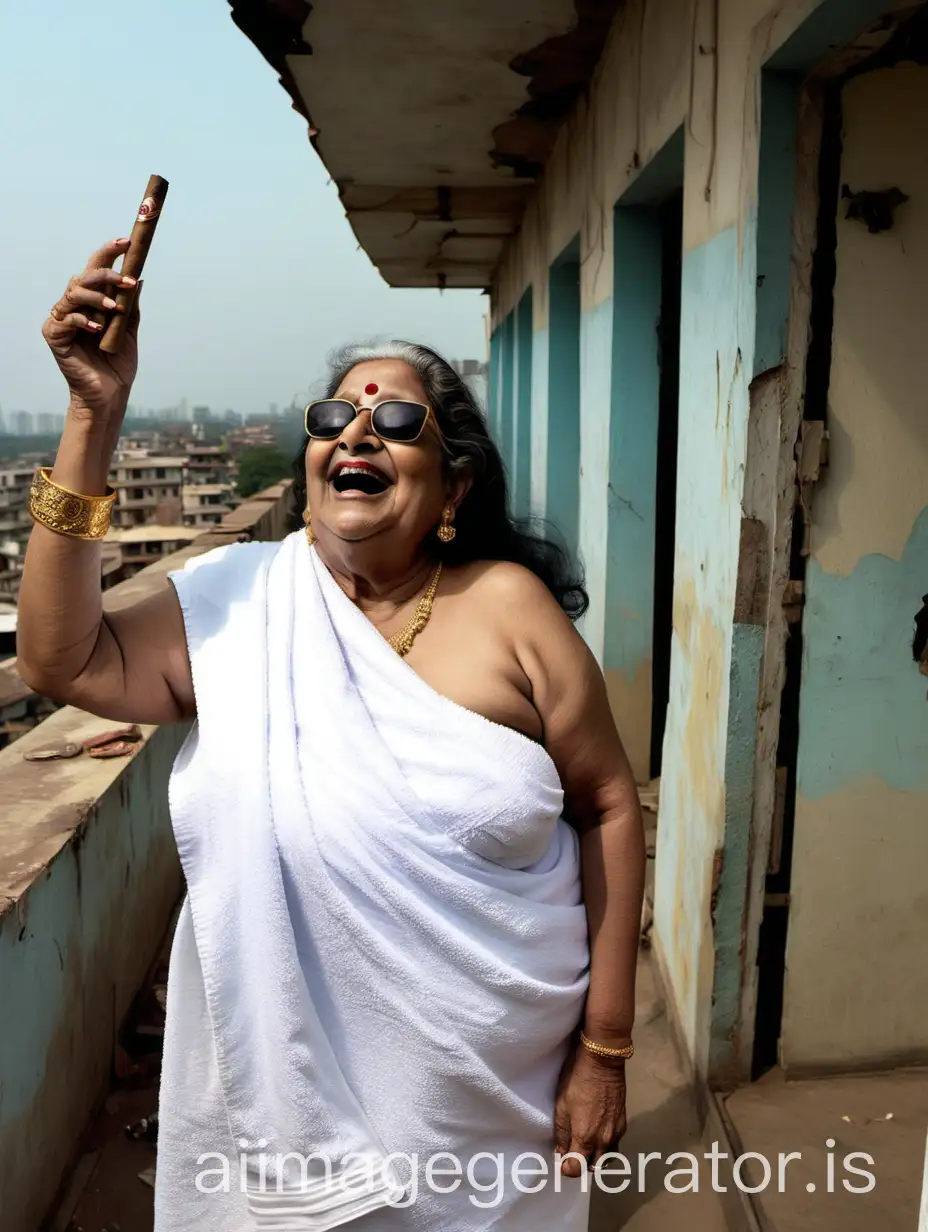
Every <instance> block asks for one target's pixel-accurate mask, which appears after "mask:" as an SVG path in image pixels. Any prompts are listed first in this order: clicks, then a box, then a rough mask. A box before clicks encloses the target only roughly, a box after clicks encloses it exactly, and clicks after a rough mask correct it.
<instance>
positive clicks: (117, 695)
mask: <svg viewBox="0 0 928 1232" xmlns="http://www.w3.org/2000/svg"><path fill="white" fill-rule="evenodd" d="M128 243H129V241H128V240H115V241H113V242H112V243H110V244H106V245H104V247H103V248H101V249H100V250H99V251H98V252H95V253H94V254H93V256H92V257H91V258H90V260H89V262H88V263H87V267H86V269H85V270H84V271H83V273H81V274H78V275H76V276H75V277H74V278H72V279H71V280H70V282H69V283H68V286H67V289H66V290H65V293H64V295H63V296H62V298H61V299H60V300H59V301H58V303H57V304H56V305H55V307H54V308H53V309H52V312H51V314H50V315H49V317H48V319H47V320H46V322H45V325H44V326H43V330H42V332H43V334H44V337H45V341H46V342H47V343H48V345H49V347H50V349H51V352H52V354H53V355H54V357H55V360H56V362H57V364H58V367H59V368H60V369H61V372H62V374H63V376H64V378H65V380H66V381H67V384H68V389H69V393H70V403H69V406H68V412H67V416H66V419H65V427H64V432H63V434H62V437H61V443H60V445H59V447H58V454H57V457H56V459H55V465H54V467H53V468H52V471H51V475H50V478H51V480H52V482H53V483H54V484H57V485H60V486H61V487H63V488H67V489H69V490H70V491H71V492H75V493H79V494H81V495H82V496H101V495H103V494H104V493H105V492H106V487H107V476H108V474H109V468H110V462H111V460H112V456H113V451H114V450H115V448H116V442H117V440H118V438H119V431H120V428H121V426H122V420H123V416H124V415H125V410H126V404H127V402H128V399H129V391H130V389H131V387H132V382H133V380H134V379H135V373H136V367H137V361H138V326H139V312H138V304H137V303H136V305H135V308H134V309H133V312H132V317H131V319H130V322H129V329H128V332H127V336H126V339H125V342H124V344H123V347H122V351H121V352H120V354H118V355H113V356H107V355H104V354H101V352H100V351H99V350H98V347H97V337H98V336H99V334H100V333H102V327H101V326H100V325H99V324H97V323H96V320H95V317H96V315H98V314H97V313H96V312H95V310H99V309H102V310H104V311H112V310H113V308H114V300H113V298H112V292H113V290H114V289H115V288H118V287H120V286H130V285H133V282H132V281H131V280H130V281H125V280H123V278H122V275H121V274H119V273H118V272H117V271H115V270H114V269H113V268H112V266H113V262H114V261H115V260H116V259H117V258H118V257H120V256H122V254H123V253H124V252H125V251H126V249H127V247H128ZM101 555H102V546H101V541H100V540H99V539H82V538H76V537H74V536H73V535H70V534H65V533H61V532H58V531H54V530H50V529H48V528H47V527H46V526H44V525H41V524H38V523H37V524H36V525H35V526H34V528H33V531H32V534H31V536H30V538H29V544H28V547H27V550H26V558H25V563H24V568H23V577H22V585H21V587H20V593H19V611H18V620H17V667H18V669H19V672H20V675H21V676H22V677H23V679H24V680H25V681H26V683H27V684H29V685H31V686H32V688H34V689H36V690H37V691H38V692H40V693H43V694H45V695H46V696H47V697H51V698H52V699H53V700H55V701H59V702H64V703H67V704H70V705H75V706H79V707H81V709H83V710H88V711H90V712H91V713H93V714H98V715H100V716H101V717H103V718H109V719H118V720H123V721H127V722H140V723H170V722H176V721H178V720H180V719H182V718H186V717H192V716H193V714H194V712H195V707H194V699H193V685H192V682H191V677H190V665H189V661H188V658H187V649H186V641H185V638H184V626H183V618H182V616H181V611H180V606H179V604H178V602H177V597H176V595H175V593H174V590H173V587H171V586H170V584H168V583H166V584H165V588H164V590H163V591H160V592H159V593H157V594H156V595H153V596H151V597H150V598H148V599H146V600H144V601H142V602H140V603H137V604H135V605H133V606H132V607H129V608H125V609H123V610H122V611H119V612H117V613H113V614H109V615H104V612H103V600H102V586H101Z"/></svg>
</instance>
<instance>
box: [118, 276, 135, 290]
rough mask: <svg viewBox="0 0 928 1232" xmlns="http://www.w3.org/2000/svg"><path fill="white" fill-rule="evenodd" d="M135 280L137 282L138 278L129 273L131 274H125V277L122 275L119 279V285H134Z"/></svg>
mask: <svg viewBox="0 0 928 1232" xmlns="http://www.w3.org/2000/svg"><path fill="white" fill-rule="evenodd" d="M135 282H136V280H135V279H134V278H133V277H132V276H131V275H129V274H124V275H123V277H122V278H120V280H119V285H120V286H121V287H134V286H135Z"/></svg>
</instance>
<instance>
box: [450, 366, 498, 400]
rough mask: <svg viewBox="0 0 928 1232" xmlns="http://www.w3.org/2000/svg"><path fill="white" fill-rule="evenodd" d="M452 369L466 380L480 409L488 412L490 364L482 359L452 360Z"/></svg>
mask: <svg viewBox="0 0 928 1232" xmlns="http://www.w3.org/2000/svg"><path fill="white" fill-rule="evenodd" d="M451 367H452V368H453V369H454V370H455V372H456V373H457V374H458V376H461V377H463V378H464V382H465V384H466V385H467V386H468V388H469V389H470V391H471V393H472V394H473V395H474V397H475V398H476V399H477V403H478V405H479V407H480V409H481V410H482V411H486V409H487V391H488V375H489V370H490V366H489V364H487V363H485V362H484V361H483V360H480V359H452V360H451Z"/></svg>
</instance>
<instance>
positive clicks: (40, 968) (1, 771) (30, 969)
mask: <svg viewBox="0 0 928 1232" xmlns="http://www.w3.org/2000/svg"><path fill="white" fill-rule="evenodd" d="M289 517H290V496H289V484H288V483H283V484H277V485H275V486H274V487H273V488H270V489H268V490H267V491H266V492H263V493H259V494H258V495H257V496H256V497H255V498H253V499H252V500H249V501H248V502H246V503H245V504H244V505H242V506H240V507H239V509H237V510H236V511H235V525H234V526H231V527H227V526H226V525H225V524H224V523H223V524H220V525H219V527H217V528H216V530H215V531H209V532H207V533H205V534H203V535H201V536H199V537H198V538H197V540H195V541H194V543H193V544H192V545H191V546H190V547H188V548H185V549H184V550H183V551H180V552H177V553H175V554H173V555H172V556H170V557H166V558H165V559H164V560H161V561H159V562H157V563H156V564H154V565H151V566H150V567H149V568H147V569H144V570H142V571H141V572H140V573H138V574H136V575H135V576H134V577H133V578H131V579H129V580H128V581H126V582H123V583H121V584H120V585H118V586H114V587H113V588H112V589H111V590H109V591H107V592H106V593H105V596H104V603H105V607H106V608H107V610H112V609H114V608H119V607H125V606H127V605H130V604H133V603H136V602H138V601H139V600H140V599H142V598H144V597H145V596H146V595H147V594H150V593H151V592H152V591H153V590H155V589H160V588H161V587H163V586H166V585H168V584H169V583H168V582H167V574H168V573H169V572H170V571H171V570H172V569H178V568H182V567H183V565H184V563H185V562H186V561H187V560H189V559H190V558H191V557H192V556H195V555H199V554H200V553H202V552H205V551H208V550H209V549H210V548H212V547H215V546H217V543H223V542H234V541H235V540H236V539H238V538H239V537H240V536H241V535H242V534H243V533H245V532H247V533H248V535H249V537H250V538H254V539H262V540H271V539H276V538H280V537H281V536H282V535H283V534H285V533H286V531H287V529H288V520H289ZM4 669H5V672H6V673H7V675H8V676H10V673H15V664H14V665H10V664H5V665H4ZM10 679H11V680H12V681H13V683H14V684H15V675H14V676H10ZM114 726H118V725H117V724H114V723H112V722H111V721H110V720H107V719H99V718H96V717H94V716H92V715H89V714H86V713H84V712H83V711H80V710H77V709H75V708H74V707H70V706H66V707H63V708H62V709H60V710H58V711H56V712H55V713H54V714H53V715H51V716H50V717H49V718H47V719H46V720H45V721H44V722H42V723H40V724H39V725H38V726H36V727H35V728H33V729H32V731H29V732H27V733H26V734H25V735H23V736H22V737H21V738H20V739H19V740H17V741H15V742H14V743H13V744H11V745H9V746H8V747H7V748H5V749H2V750H0V989H2V995H0V1042H2V1047H0V1195H2V1198H0V1201H2V1210H3V1219H2V1223H3V1228H4V1230H6V1229H9V1230H10V1232H34V1229H35V1228H37V1227H39V1226H40V1224H41V1223H42V1220H43V1219H44V1217H45V1216H46V1213H47V1211H48V1209H49V1207H50V1205H51V1203H52V1202H53V1200H54V1198H55V1196H56V1193H57V1191H58V1188H59V1186H60V1184H61V1182H62V1179H63V1178H64V1176H65V1175H66V1174H67V1172H68V1170H69V1169H70V1168H71V1167H72V1165H73V1163H74V1161H75V1153H76V1151H77V1150H78V1148H79V1145H80V1142H81V1138H82V1136H83V1133H84V1130H85V1128H86V1126H87V1123H88V1121H89V1119H90V1118H91V1116H92V1115H93V1113H94V1111H95V1108H96V1106H97V1104H98V1102H99V1101H100V1099H101V1098H102V1097H103V1095H104V1094H105V1091H106V1089H107V1085H108V1082H109V1079H110V1076H111V1067H112V1062H113V1055H114V1044H115V1042H116V1038H117V1034H118V1031H119V1027H120V1024H121V1022H122V1019H123V1017H124V1016H125V1013H126V1011H127V1010H128V1008H129V1006H130V1004H131V1001H132V998H133V997H134V995H135V993H136V991H137V989H138V987H139V985H140V983H141V982H142V980H143V979H144V977H145V974H146V972H147V971H148V969H149V966H150V964H151V962H152V960H153V958H154V956H155V953H156V950H157V947H158V945H159V943H160V941H161V939H162V937H163V935H164V931H165V928H166V926H167V923H168V921H169V918H170V914H171V911H172V909H173V907H174V906H175V904H176V903H177V900H178V898H179V896H180V893H181V890H182V885H183V882H182V875H181V870H180V864H179V861H178V858H177V852H176V849H175V845H174V837H173V834H172V831H171V823H170V817H169V813H168V800H167V786H168V778H169V775H170V772H171V767H172V765H173V763H174V759H175V757H176V755H177V752H178V750H179V748H180V745H181V743H182V741H183V739H184V737H185V735H186V732H187V731H188V729H189V724H177V725H176V726H167V727H160V728H159V727H152V726H146V727H144V728H143V729H142V730H143V737H142V740H141V741H140V742H139V744H138V745H137V746H136V747H135V749H134V750H133V752H132V753H131V754H130V755H129V756H128V757H123V758H118V759H114V760H110V761H108V760H96V759H93V758H90V757H89V756H87V754H84V753H82V754H81V755H80V756H79V757H75V758H72V759H69V760H62V761H39V762H28V761H25V760H24V757H23V755H24V754H25V753H27V752H29V751H30V750H33V749H36V748H40V747H42V746H43V745H48V744H54V743H65V742H73V743H80V742H81V741H83V740H85V739H86V738H87V737H88V736H90V735H93V734H96V733H98V732H101V731H106V730H107V729H109V728H111V727H114Z"/></svg>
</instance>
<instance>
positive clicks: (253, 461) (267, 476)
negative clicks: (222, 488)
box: [238, 445, 290, 497]
mask: <svg viewBox="0 0 928 1232" xmlns="http://www.w3.org/2000/svg"><path fill="white" fill-rule="evenodd" d="M289 475H290V462H289V461H288V460H287V458H285V457H284V455H283V454H282V453H281V451H280V450H279V449H278V448H277V447H276V445H246V447H245V448H244V449H243V450H242V452H241V453H240V454H239V455H238V494H239V496H243V497H244V496H253V495H254V493H255V492H260V491H261V490H262V489H263V488H269V487H270V486H271V484H273V483H279V482H280V480H281V479H287V478H288V477H289Z"/></svg>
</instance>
